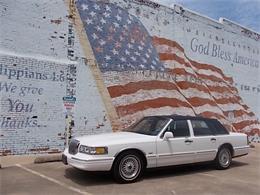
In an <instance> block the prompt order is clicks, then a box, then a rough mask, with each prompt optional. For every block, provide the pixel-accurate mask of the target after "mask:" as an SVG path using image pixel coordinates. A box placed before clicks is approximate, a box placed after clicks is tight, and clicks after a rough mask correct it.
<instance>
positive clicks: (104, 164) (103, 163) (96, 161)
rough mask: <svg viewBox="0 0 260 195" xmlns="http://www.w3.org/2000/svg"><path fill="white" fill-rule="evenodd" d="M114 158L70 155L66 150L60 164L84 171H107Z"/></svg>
mask: <svg viewBox="0 0 260 195" xmlns="http://www.w3.org/2000/svg"><path fill="white" fill-rule="evenodd" d="M113 161H114V157H101V156H95V155H86V154H76V155H71V154H69V153H68V149H66V150H65V151H64V152H63V154H62V162H63V163H64V164H68V165H71V166H73V167H75V168H78V169H81V170H85V171H109V170H111V168H112V165H113Z"/></svg>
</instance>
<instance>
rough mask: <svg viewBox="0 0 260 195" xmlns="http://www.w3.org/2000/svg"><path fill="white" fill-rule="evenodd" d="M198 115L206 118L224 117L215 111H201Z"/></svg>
mask: <svg viewBox="0 0 260 195" xmlns="http://www.w3.org/2000/svg"><path fill="white" fill-rule="evenodd" d="M199 115H201V116H203V117H206V118H217V119H225V116H223V115H221V114H218V113H215V112H210V111H205V112H202V113H200V114H199Z"/></svg>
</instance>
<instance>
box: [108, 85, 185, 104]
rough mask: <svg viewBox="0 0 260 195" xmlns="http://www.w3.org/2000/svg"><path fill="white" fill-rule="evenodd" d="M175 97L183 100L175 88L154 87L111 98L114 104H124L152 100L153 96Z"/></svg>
mask: <svg viewBox="0 0 260 195" xmlns="http://www.w3.org/2000/svg"><path fill="white" fill-rule="evenodd" d="M163 97H165V98H177V99H179V100H181V101H185V98H184V97H183V95H181V94H180V93H179V92H178V91H176V90H166V89H154V90H143V89H140V90H138V91H137V92H136V93H132V94H129V95H121V96H119V97H115V98H113V99H112V102H113V105H114V106H125V105H130V104H134V103H138V102H141V101H144V100H152V99H155V98H163Z"/></svg>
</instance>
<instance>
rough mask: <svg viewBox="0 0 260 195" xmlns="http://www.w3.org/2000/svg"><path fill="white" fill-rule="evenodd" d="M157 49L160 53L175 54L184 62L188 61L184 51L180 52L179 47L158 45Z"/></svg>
mask: <svg viewBox="0 0 260 195" xmlns="http://www.w3.org/2000/svg"><path fill="white" fill-rule="evenodd" d="M155 48H156V51H157V52H158V53H167V54H175V55H177V56H178V57H180V58H183V59H184V60H187V59H186V57H185V55H184V53H183V52H182V51H180V50H179V49H178V48H177V47H172V46H168V45H164V44H160V45H156V46H155ZM187 61H188V60H187Z"/></svg>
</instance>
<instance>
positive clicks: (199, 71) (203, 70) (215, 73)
mask: <svg viewBox="0 0 260 195" xmlns="http://www.w3.org/2000/svg"><path fill="white" fill-rule="evenodd" d="M196 72H197V73H199V74H203V75H206V76H215V77H217V78H219V79H222V80H224V78H223V76H222V75H221V74H219V73H218V72H214V71H213V70H210V69H209V70H205V69H197V70H196ZM224 81H226V80H224Z"/></svg>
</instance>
